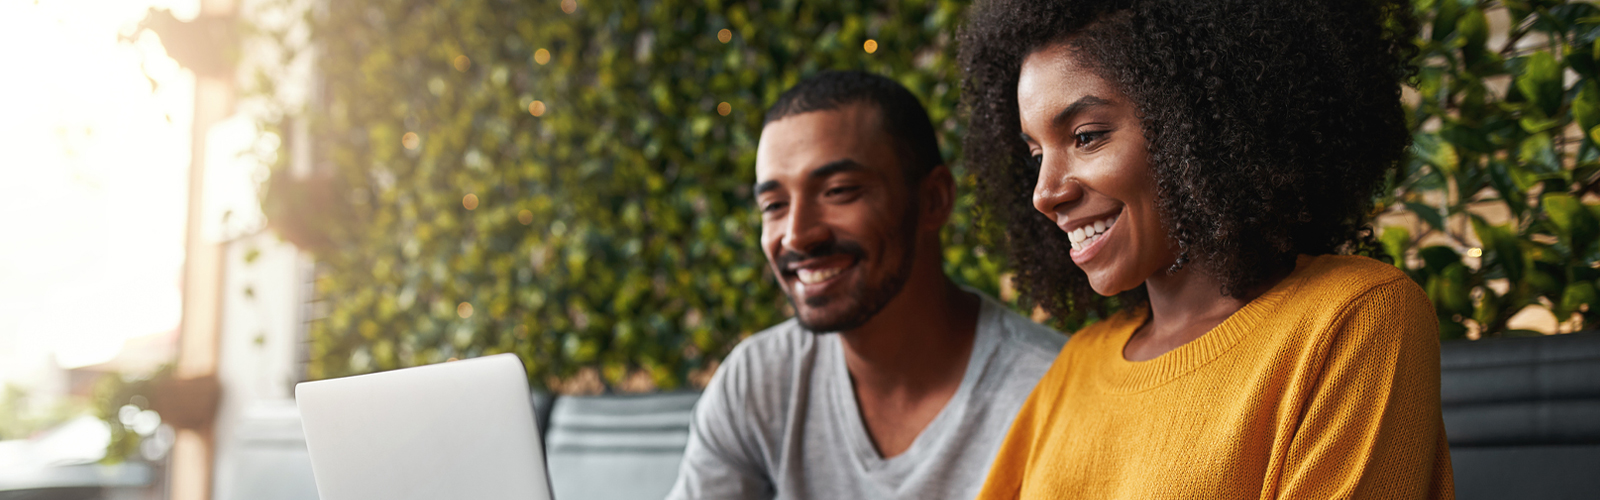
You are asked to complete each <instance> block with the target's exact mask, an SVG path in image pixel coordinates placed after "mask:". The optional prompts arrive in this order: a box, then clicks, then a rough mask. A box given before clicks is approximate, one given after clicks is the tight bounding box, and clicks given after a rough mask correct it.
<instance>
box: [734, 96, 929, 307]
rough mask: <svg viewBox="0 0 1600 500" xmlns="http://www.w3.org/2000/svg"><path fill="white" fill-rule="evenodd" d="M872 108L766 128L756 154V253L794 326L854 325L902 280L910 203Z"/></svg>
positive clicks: (911, 242)
mask: <svg viewBox="0 0 1600 500" xmlns="http://www.w3.org/2000/svg"><path fill="white" fill-rule="evenodd" d="M880 120H881V116H880V112H879V111H878V108H877V107H876V106H873V105H870V104H861V103H856V104H847V105H844V106H840V107H839V108H837V109H832V110H822V111H813V112H808V113H800V114H796V115H791V116H788V117H785V118H783V119H780V120H777V121H774V122H771V123H769V124H767V126H766V128H765V129H763V130H762V132H761V143H760V146H759V147H758V148H757V150H756V203H757V206H758V208H759V209H760V211H761V247H762V250H763V251H765V252H766V254H767V261H768V262H770V263H771V264H772V270H773V273H774V274H775V275H776V276H777V277H778V283H779V284H780V285H781V286H782V287H783V290H784V293H786V294H788V295H789V300H790V302H791V303H793V304H794V307H795V315H796V317H797V318H798V319H799V320H800V324H801V325H803V326H805V327H806V328H807V329H810V330H812V331H815V332H834V331H845V330H850V329H853V328H855V327H858V326H861V325H862V324H864V323H866V322H867V320H869V319H871V318H872V316H873V315H875V314H877V312H878V311H879V310H881V309H883V307H884V306H885V305H887V304H888V303H889V301H890V300H891V299H893V298H894V297H895V295H897V294H899V293H900V289H901V288H902V287H903V286H904V285H905V282H906V279H907V277H908V276H909V275H910V273H911V268H912V261H913V259H914V256H915V251H914V250H915V246H916V238H917V210H916V200H915V199H914V197H913V195H912V186H911V184H910V182H909V181H908V179H907V177H906V174H905V172H904V170H903V169H902V166H901V162H900V160H899V155H898V151H899V150H900V149H899V148H896V147H895V142H894V139H893V138H892V137H890V135H889V134H888V133H886V132H885V131H884V128H883V126H882V125H881V121H880Z"/></svg>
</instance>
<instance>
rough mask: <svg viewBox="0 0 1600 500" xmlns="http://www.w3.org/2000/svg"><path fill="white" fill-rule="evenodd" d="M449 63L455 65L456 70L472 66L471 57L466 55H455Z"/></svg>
mask: <svg viewBox="0 0 1600 500" xmlns="http://www.w3.org/2000/svg"><path fill="white" fill-rule="evenodd" d="M450 64H452V65H454V66H455V67H456V71H466V70H467V68H471V67H472V59H468V58H467V56H456V59H455V60H454V61H451V63H450Z"/></svg>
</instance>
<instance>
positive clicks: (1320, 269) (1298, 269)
mask: <svg viewBox="0 0 1600 500" xmlns="http://www.w3.org/2000/svg"><path fill="white" fill-rule="evenodd" d="M1291 277H1292V278H1293V279H1294V280H1295V281H1297V282H1298V283H1297V285H1298V288H1299V289H1300V291H1301V293H1299V294H1298V295H1301V296H1302V297H1304V298H1307V299H1308V300H1316V301H1318V302H1320V303H1322V304H1328V303H1330V301H1332V302H1333V303H1338V302H1345V301H1350V300H1356V299H1358V298H1360V297H1362V296H1366V295H1370V294H1371V293H1373V291H1374V290H1377V289H1392V291H1394V292H1397V293H1398V295H1399V296H1401V297H1406V298H1409V299H1412V300H1417V299H1420V300H1422V301H1426V300H1427V294H1425V293H1423V291H1422V288H1421V287H1419V286H1417V284H1416V283H1415V282H1413V281H1411V278H1410V277H1408V276H1406V273H1405V272H1403V271H1401V270H1400V269H1399V268H1396V267H1394V266H1393V265H1390V264H1385V263H1383V262H1380V261H1378V260H1376V259H1373V258H1371V257H1363V256H1359V255H1317V256H1308V255H1302V256H1300V258H1299V260H1298V261H1297V262H1296V263H1295V271H1294V273H1293V274H1292V275H1291Z"/></svg>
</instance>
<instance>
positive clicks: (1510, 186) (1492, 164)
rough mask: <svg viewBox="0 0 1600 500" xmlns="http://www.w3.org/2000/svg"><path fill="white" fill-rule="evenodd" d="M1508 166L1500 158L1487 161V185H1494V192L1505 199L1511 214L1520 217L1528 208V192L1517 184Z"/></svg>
mask: <svg viewBox="0 0 1600 500" xmlns="http://www.w3.org/2000/svg"><path fill="white" fill-rule="evenodd" d="M1510 168H1511V167H1510V166H1509V165H1507V164H1506V162H1503V161H1500V160H1490V161H1489V168H1488V174H1489V185H1490V186H1494V190H1495V192H1497V193H1499V194H1500V197H1501V198H1503V199H1504V200H1505V204H1506V208H1507V209H1508V210H1510V211H1511V214H1512V215H1515V216H1517V217H1519V218H1520V217H1522V213H1523V212H1525V211H1527V209H1528V192H1527V190H1526V188H1524V187H1521V186H1518V185H1517V182H1516V180H1515V179H1513V178H1512V177H1511V173H1510Z"/></svg>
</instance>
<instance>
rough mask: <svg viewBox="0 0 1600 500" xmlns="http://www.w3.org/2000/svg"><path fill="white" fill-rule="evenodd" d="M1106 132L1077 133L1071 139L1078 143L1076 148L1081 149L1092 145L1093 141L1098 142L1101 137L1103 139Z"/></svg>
mask: <svg viewBox="0 0 1600 500" xmlns="http://www.w3.org/2000/svg"><path fill="white" fill-rule="evenodd" d="M1107 132H1108V131H1106V130H1097V131H1094V132H1079V133H1078V135H1075V136H1073V138H1074V139H1075V140H1077V141H1078V147H1080V148H1081V147H1084V146H1088V145H1090V144H1093V143H1094V142H1095V141H1098V140H1100V138H1101V137H1105V135H1106V133H1107Z"/></svg>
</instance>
